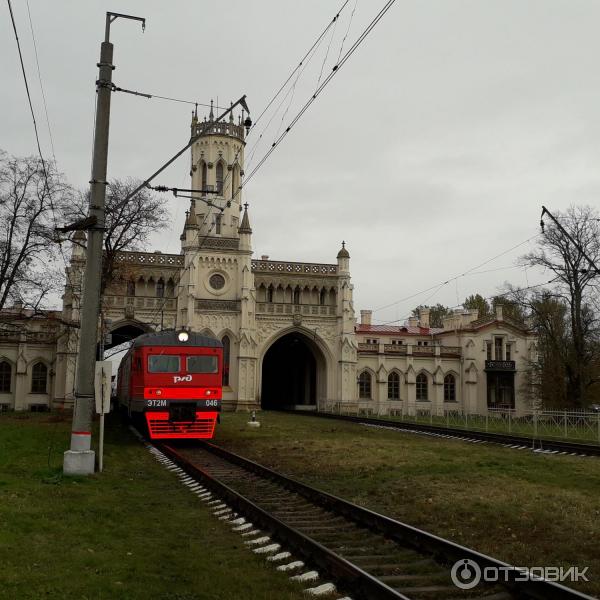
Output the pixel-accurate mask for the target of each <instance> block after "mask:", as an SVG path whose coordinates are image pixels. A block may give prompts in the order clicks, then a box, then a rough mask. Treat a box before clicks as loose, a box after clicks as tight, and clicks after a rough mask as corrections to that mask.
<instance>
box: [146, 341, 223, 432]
mask: <svg viewBox="0 0 600 600" xmlns="http://www.w3.org/2000/svg"><path fill="white" fill-rule="evenodd" d="M139 352H140V354H141V357H140V359H141V360H140V362H141V366H142V368H144V381H143V398H144V414H145V419H146V425H147V427H148V433H149V435H150V438H151V439H185V438H187V439H210V438H212V437H213V434H214V429H215V425H216V423H217V419H218V417H219V413H220V410H221V391H222V387H221V386H222V351H221V348H211V347H183V348H182V347H180V346H179V347H171V348H168V347H160V348H154V347H152V346H146V347H142V348H140V349H139Z"/></svg>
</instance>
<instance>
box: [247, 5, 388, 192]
mask: <svg viewBox="0 0 600 600" xmlns="http://www.w3.org/2000/svg"><path fill="white" fill-rule="evenodd" d="M395 1H396V0H388V1H387V2H386V3H385V5H384V6H383V8H382V9H381V10H380V11H379V13H377V15H376V16H375V17H374V18H373V20H372V21H371V22H370V23H369V25H368V26H367V27H366V28H365V29H364V30H363V32H362V33H361V34H360V36H359V37H358V38H357V39H356V41H355V42H354V43H353V44H352V46H351V47H350V49H349V50H347V51H346V53H345V54H344V56H343V57H342V60H341V61H339V62H338V63H337V64H336V65H334V66H333V68H332V70H331V72H330V73H329V75H328V76H327V77H326V78H325V80H324V81H323V83H321V85H320V86H319V87H318V88H317V89H316V90H315V92H314V93H313V95H312V96H311V97H310V98H309V99H308V100H307V102H306V103H305V104H304V106H303V107H302V108H301V109H300V111H299V112H298V113H297V114H296V116H295V117H294V118H293V119H292V121H291V122H290V124H289V125H288V126H287V128H286V129H285V131H284V132H283V133H282V134H281V135H280V136H279V137H278V138H277V139H276V140H275V141H274V142H273V144H272V145H271V147H270V148H269V150H268V151H267V152H266V153H265V155H264V156H263V157H262V158H261V159H260V161H259V163H258V164H257V165H256V167H254V169H253V170H252V171H251V172H250V174H249V175H248V176H247V177H246V178H245V180H244V182H243V184H242V185H247V184H248V182H249V181H250V180H251V179H252V178H253V177H254V175H256V173H257V172H258V171H259V169H260V168H261V167H262V166H263V165H264V163H265V162H266V161H267V159H268V158H269V156H271V154H272V153H273V152H274V150H275V149H276V148H277V147H278V146H279V144H280V143H281V142H282V141H283V139H284V138H285V137H286V136H287V134H288V133H289V132H290V131H291V129H292V127H294V125H295V124H296V123H297V122H298V121H299V120H300V119H301V118H302V116H303V115H304V113H305V112H306V111H307V110H308V108H309V107H310V106H311V104H312V103H313V102H314V101H315V100H316V99H317V97H318V96H319V94H321V92H322V91H323V90H324V89H325V87H326V86H327V85H328V83H329V82H330V81H331V80H332V79H333V78H334V77H335V75H336V74H337V73H339V71H340V70H341V68H342V67H343V66H344V64H345V63H346V62H347V61H348V59H349V58H350V57H351V56H352V55H353V54H354V52H355V51H356V50H357V49H358V47H359V46H360V45H361V44H362V42H363V41H364V40H365V39H366V37H367V36H368V35H369V33H370V32H371V31H372V30H373V29H374V27H375V26H376V25H377V23H379V21H380V20H381V19H382V18H383V17H384V16H385V14H386V13H387V12H388V11H389V9H390V8H391V7H392V6H393V4H394V3H395Z"/></svg>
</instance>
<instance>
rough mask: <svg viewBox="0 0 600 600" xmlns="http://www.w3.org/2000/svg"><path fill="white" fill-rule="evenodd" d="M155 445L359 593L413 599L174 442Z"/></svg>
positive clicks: (393, 599)
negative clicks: (222, 478) (213, 471)
mask: <svg viewBox="0 0 600 600" xmlns="http://www.w3.org/2000/svg"><path fill="white" fill-rule="evenodd" d="M156 446H157V448H159V449H160V450H161V452H163V453H164V454H165V455H166V456H168V457H169V458H170V459H171V460H172V461H173V462H174V463H175V464H177V465H178V466H179V467H180V468H181V469H183V470H184V471H185V472H186V473H188V474H189V475H191V476H192V477H196V478H199V479H201V480H202V482H203V484H204V485H205V486H206V487H208V488H209V489H211V490H212V491H214V492H215V493H216V494H218V495H219V497H220V498H222V499H223V500H225V501H227V503H229V504H230V505H231V506H233V507H235V508H236V509H237V510H238V511H239V512H240V513H242V514H243V515H244V516H245V517H247V518H249V519H251V520H252V521H253V523H255V524H257V525H259V526H260V527H262V528H264V529H266V530H269V531H271V532H272V533H273V534H274V535H275V536H277V537H278V538H279V539H280V540H281V541H285V543H286V544H287V545H288V546H289V547H291V548H292V549H293V550H294V552H296V553H297V554H298V555H300V556H302V557H303V558H304V559H305V560H306V561H307V562H310V563H312V564H315V565H316V566H317V567H319V568H321V569H323V570H324V571H326V572H327V573H328V574H329V575H330V576H331V577H332V579H334V580H335V581H336V582H340V583H341V584H342V585H344V587H347V588H349V589H352V590H353V592H356V593H358V594H359V596H360V597H362V598H368V599H370V598H373V599H377V600H379V599H381V600H410V598H408V597H407V596H404V595H403V594H401V593H399V592H397V591H396V590H394V589H393V588H391V587H389V586H387V585H386V584H385V583H383V582H381V581H379V580H378V579H376V578H375V577H373V576H372V575H369V573H366V572H365V571H363V570H362V569H360V568H359V567H357V566H356V565H353V564H352V563H351V562H349V561H347V560H346V559H344V558H342V557H341V556H339V555H337V554H335V553H334V552H332V551H331V550H328V549H327V548H326V547H325V546H323V545H322V544H319V543H318V542H316V541H315V540H313V539H311V538H309V537H308V536H306V535H304V534H303V533H301V532H300V531H298V530H297V529H295V528H293V527H290V526H289V525H286V524H285V523H283V521H281V520H280V519H278V518H277V517H275V516H274V515H272V514H270V513H269V512H267V511H265V510H263V509H262V508H260V506H258V505H257V504H255V503H254V502H252V501H251V500H249V499H248V498H246V497H244V496H242V495H241V494H239V493H238V492H236V491H235V490H234V489H232V488H231V487H229V486H228V485H226V484H224V483H222V482H221V481H219V480H218V479H216V478H214V477H212V476H211V475H210V474H209V473H207V472H206V471H204V470H203V469H202V468H200V467H198V466H197V465H194V464H193V463H192V462H191V461H190V460H188V459H187V458H185V457H184V456H182V455H181V454H180V453H179V452H177V451H176V450H175V449H174V448H173V447H172V446H168V445H166V444H156ZM213 448H214V447H213Z"/></svg>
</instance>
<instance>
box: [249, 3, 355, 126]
mask: <svg viewBox="0 0 600 600" xmlns="http://www.w3.org/2000/svg"><path fill="white" fill-rule="evenodd" d="M349 1H350V0H345V2H344V3H343V4H342V6H341V7H340V8H339V9H338V10H337V13H336V14H335V17H333V19H332V20H331V21H330V22H329V24H328V25H327V27H325V29H324V30H323V31H322V32H321V33H320V35H319V36H318V37H317V39H316V40H315V42H314V43H313V45H312V46H311V47H310V48H309V49H308V51H307V52H306V54H305V55H304V56H303V57H302V58H301V59H300V62H299V63H298V65H297V66H296V67H295V68H294V69H293V70H292V72H291V73H290V74H289V75H288V77H287V79H286V80H285V81H284V82H283V83H282V84H281V87H280V88H279V89H278V90H277V92H275V94H274V95H273V97H272V98H271V100H269V102H268V103H267V105H266V106H265V108H264V109H263V111H262V112H261V113H260V114H259V115H258V117H257V118H256V120H255V121H254V126H256V125H257V124H258V122H259V121H260V120H261V118H262V117H263V116H264V114H265V113H266V112H267V111H268V110H269V108H270V107H271V105H272V104H273V102H275V100H276V99H277V97H278V96H279V94H281V92H282V91H283V89H284V88H285V86H286V85H287V84H288V83H289V82H290V80H291V79H292V77H293V76H294V74H295V73H296V71H297V70H298V69H299V68H300V67H301V66H302V63H303V62H304V61H305V60H306V58H307V57H308V56H309V54H310V53H311V52H312V51H313V49H314V48H315V46H317V45H318V44H320V43H321V40H322V39H323V37H324V36H325V34H326V33H327V32H328V31H329V29H330V27H331V26H332V25H333V24H334V23H335V21H336V20H337V18H338V17H339V16H340V13H341V12H342V11H343V10H344V8H345V6H346V4H348V2H349Z"/></svg>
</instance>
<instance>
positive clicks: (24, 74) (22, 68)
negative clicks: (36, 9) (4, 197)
mask: <svg viewBox="0 0 600 600" xmlns="http://www.w3.org/2000/svg"><path fill="white" fill-rule="evenodd" d="M6 1H7V3H8V10H9V11H10V19H11V21H12V26H13V31H14V32H15V39H16V42H17V49H18V51H19V60H20V61H21V71H22V73H23V81H24V82H25V91H26V92H27V100H28V101H29V110H30V111H31V118H32V120H33V129H34V131H35V140H36V142H37V149H38V153H39V155H40V160H41V161H42V170H43V172H44V177H45V179H46V186H47V185H48V174H47V173H46V163H45V162H44V157H43V156H42V147H41V146H40V136H39V134H38V128H37V121H36V120H35V112H34V110H33V103H32V101H31V93H30V92H29V83H28V81H27V74H26V72H25V63H24V62H23V53H22V52H21V42H20V41H19V34H18V33H17V25H16V23H15V16H14V14H13V9H12V4H11V3H10V0H6Z"/></svg>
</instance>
